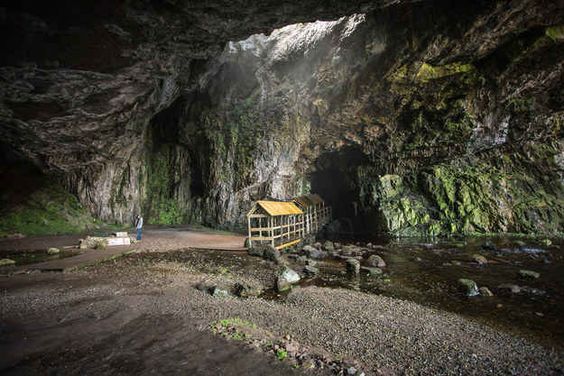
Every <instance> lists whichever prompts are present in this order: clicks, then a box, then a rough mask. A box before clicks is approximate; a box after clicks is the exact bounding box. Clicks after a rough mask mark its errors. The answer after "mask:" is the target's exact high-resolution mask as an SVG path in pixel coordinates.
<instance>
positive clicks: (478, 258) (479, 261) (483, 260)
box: [472, 254, 488, 265]
mask: <svg viewBox="0 0 564 376" xmlns="http://www.w3.org/2000/svg"><path fill="white" fill-rule="evenodd" d="M472 259H473V260H474V262H475V263H477V264H478V265H485V264H487V263H488V260H487V259H486V258H485V257H484V256H482V255H479V254H475V255H472Z"/></svg>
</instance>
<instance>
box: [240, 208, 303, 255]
mask: <svg viewBox="0 0 564 376" xmlns="http://www.w3.org/2000/svg"><path fill="white" fill-rule="evenodd" d="M247 221H248V225H249V248H252V247H253V246H256V245H260V244H268V245H271V246H272V247H274V248H276V249H283V248H286V247H290V246H292V245H294V244H296V243H299V242H300V240H301V239H302V238H303V236H304V235H305V227H304V213H303V211H302V210H301V209H300V208H298V207H297V206H296V205H295V204H294V203H293V202H284V201H257V202H255V203H254V204H253V207H252V208H251V210H250V211H249V213H248V214H247Z"/></svg>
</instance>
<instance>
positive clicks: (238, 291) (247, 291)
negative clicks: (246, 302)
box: [235, 283, 262, 298]
mask: <svg viewBox="0 0 564 376" xmlns="http://www.w3.org/2000/svg"><path fill="white" fill-rule="evenodd" d="M261 293H262V289H261V288H260V287H254V286H251V285H249V284H248V283H236V284H235V295H237V296H239V297H241V298H248V297H251V296H259V295H260V294H261Z"/></svg>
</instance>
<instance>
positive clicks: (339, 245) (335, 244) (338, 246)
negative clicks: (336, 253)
mask: <svg viewBox="0 0 564 376" xmlns="http://www.w3.org/2000/svg"><path fill="white" fill-rule="evenodd" d="M333 245H334V246H335V249H339V248H341V247H342V245H341V243H338V242H334V243H333Z"/></svg>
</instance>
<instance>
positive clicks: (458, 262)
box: [451, 260, 462, 266]
mask: <svg viewBox="0 0 564 376" xmlns="http://www.w3.org/2000/svg"><path fill="white" fill-rule="evenodd" d="M451 263H452V265H456V266H460V265H462V263H461V262H460V261H458V260H452V261H451Z"/></svg>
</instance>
